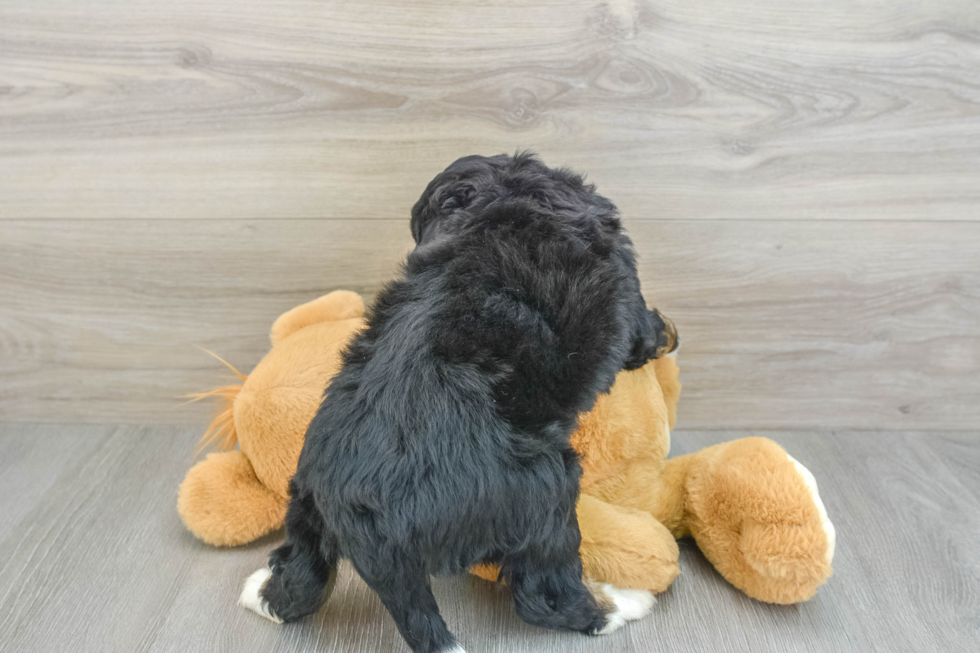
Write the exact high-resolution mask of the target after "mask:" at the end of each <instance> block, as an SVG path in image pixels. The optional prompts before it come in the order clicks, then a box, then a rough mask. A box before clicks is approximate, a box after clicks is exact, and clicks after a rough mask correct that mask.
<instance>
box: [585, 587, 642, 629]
mask: <svg viewBox="0 0 980 653" xmlns="http://www.w3.org/2000/svg"><path fill="white" fill-rule="evenodd" d="M595 588H596V589H595V590H593V593H594V594H595V597H596V601H597V602H598V603H599V605H600V606H601V607H602V608H603V609H604V610H605V611H606V625H605V626H604V627H603V628H602V629H601V630H597V631H595V632H594V633H592V634H593V635H608V634H609V633H611V632H613V631H615V630H619V629H620V628H622V627H623V626H624V625H626V622H628V621H636V620H637V619H642V618H643V617H645V616H647V615H648V614H650V609H651V608H653V604H654V603H656V602H657V599H655V598H654V596H653V593H651V592H648V591H646V590H631V589H620V588H618V587H614V586H612V585H608V584H606V583H601V584H599V583H597V584H596V586H595Z"/></svg>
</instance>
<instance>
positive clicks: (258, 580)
mask: <svg viewBox="0 0 980 653" xmlns="http://www.w3.org/2000/svg"><path fill="white" fill-rule="evenodd" d="M270 578H272V570H271V569H269V568H268V567H262V569H259V570H258V571H256V572H255V573H254V574H252V575H251V576H249V577H248V580H246V581H245V587H243V588H242V595H241V597H239V599H238V604H239V605H241V606H242V607H243V608H247V609H249V610H251V611H252V612H254V613H255V614H257V615H260V616H262V617H265V618H266V619H268V620H269V621H274V622H276V623H277V624H281V623H282V619H280V618H279V617H277V616H276V615H274V614H273V613H272V611H271V610H270V609H269V602H268V601H266V600H265V599H264V598H262V590H263V589H264V588H265V584H266V583H267V582H268V581H269V579H270Z"/></svg>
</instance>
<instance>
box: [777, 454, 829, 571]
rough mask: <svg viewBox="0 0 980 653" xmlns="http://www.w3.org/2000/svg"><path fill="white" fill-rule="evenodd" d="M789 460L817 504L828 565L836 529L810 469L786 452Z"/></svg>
mask: <svg viewBox="0 0 980 653" xmlns="http://www.w3.org/2000/svg"><path fill="white" fill-rule="evenodd" d="M786 457H787V458H789V461H790V462H791V463H793V466H794V467H796V473H797V474H799V475H800V476H801V477H803V482H804V483H806V487H807V489H809V490H810V495H811V496H812V497H813V503H814V504H815V505H816V506H817V512H819V513H820V519H821V521H822V522H823V530H824V533H826V534H827V564H828V565H829V564H830V563H831V561H832V560H833V559H834V549H835V548H836V546H837V530H836V529H835V528H834V525H833V523H831V521H830V518H829V517H828V516H827V509H826V508H825V507H824V505H823V500H821V499H820V493H819V492H817V479H815V478H814V477H813V474H811V473H810V470H809V469H807V468H806V467H804V466H803V465H801V464H800V461H798V460H797V459H796V458H793V456H791V455H789V454H786Z"/></svg>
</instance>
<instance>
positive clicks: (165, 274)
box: [0, 0, 980, 430]
mask: <svg viewBox="0 0 980 653" xmlns="http://www.w3.org/2000/svg"><path fill="white" fill-rule="evenodd" d="M518 148H530V149H534V150H536V151H538V152H540V153H541V154H542V156H543V157H544V158H545V160H546V161H547V162H548V163H550V164H553V165H559V164H561V165H569V166H572V167H574V168H577V169H579V170H582V171H586V172H588V173H589V175H590V177H591V179H592V180H593V181H595V182H596V183H597V184H598V186H599V188H600V190H601V191H602V192H603V193H604V194H606V195H607V196H609V197H610V198H612V199H613V200H614V201H616V202H617V204H618V205H619V206H620V208H621V209H622V211H623V213H624V216H625V218H626V221H627V225H628V227H629V229H630V231H631V233H632V235H633V237H634V240H635V241H636V243H637V247H638V250H639V252H640V254H641V259H642V260H641V275H642V279H643V283H644V289H645V292H646V293H647V296H648V298H649V299H650V300H651V301H652V302H654V303H656V304H657V305H658V306H659V307H661V308H662V309H663V310H664V312H666V313H667V314H668V315H670V316H672V317H673V318H674V319H675V321H676V322H677V324H678V326H679V329H680V331H681V334H682V337H683V339H684V346H683V350H682V359H681V360H682V366H683V367H682V369H683V377H682V379H683V381H684V383H685V393H684V396H683V399H682V402H681V416H680V417H681V425H682V426H684V427H687V428H698V429H735V428H737V429H833V428H853V429H892V430H894V429H932V430H955V429H969V428H977V426H978V425H980V4H978V3H977V2H975V0H930V2H921V1H920V0H888V1H887V2H886V1H877V0H874V1H872V0H869V1H864V2H859V3H855V2H853V1H852V0H820V1H818V0H800V1H799V2H792V3H787V2H785V1H783V0H751V1H746V2H741V3H732V2H729V1H728V0H702V1H701V2H697V3H691V2H686V1H682V0H649V1H646V2H639V1H629V0H626V1H614V2H605V3H600V2H597V1H596V0H560V1H558V0H556V1H546V2H523V1H518V0H484V1H480V2H476V1H474V2H456V3H452V6H451V7H450V6H447V5H446V3H441V2H436V1H434V0H433V1H430V2H411V3H406V2H402V1H401V0H387V1H382V0H370V1H362V2H325V1H324V2H312V1H309V0H282V1H280V2H275V3H270V2H266V1H259V0H234V1H232V0H195V1H194V2H187V1H184V0H178V1H175V2H170V3H160V2H151V1H149V0H132V1H128V2H114V1H112V0H93V2H90V3H85V4H78V3H75V2H72V1H71V0H9V1H8V2H5V3H3V5H2V6H0V420H6V421H38V420H41V421H66V422H67V421H71V422H77V421H86V422H128V423H148V422H153V423H158V422H174V423H197V422H200V421H201V420H203V419H204V417H205V414H206V412H207V409H206V407H203V406H192V407H182V406H181V400H180V399H179V398H178V397H179V396H180V395H183V394H185V393H188V392H191V391H195V390H200V389H204V388H208V387H210V386H212V385H214V384H216V383H218V382H220V381H221V379H220V378H219V377H220V375H221V374H223V372H222V370H221V368H220V366H219V365H217V364H216V363H215V362H214V361H213V360H211V359H209V357H207V356H206V355H205V354H203V353H201V352H200V351H199V350H197V349H195V348H194V345H200V346H203V347H207V348H209V349H213V350H215V351H217V352H219V353H220V354H222V355H223V356H225V357H226V358H228V359H229V360H230V361H231V362H233V363H235V364H236V365H238V366H240V367H241V368H243V369H246V370H247V369H249V368H250V367H251V366H252V365H254V364H255V362H257V361H258V359H259V358H260V357H261V355H262V354H263V352H264V351H265V348H266V347H267V340H266V333H267V331H268V327H269V325H270V324H271V322H272V320H273V319H274V318H275V317H276V316H277V315H278V314H279V313H280V312H282V311H283V310H285V309H287V308H289V307H291V306H293V305H295V304H298V303H301V302H303V301H306V300H308V299H310V298H312V297H315V296H317V295H318V294H320V293H323V292H326V291H329V290H331V289H334V288H350V289H354V290H358V291H360V292H363V293H365V294H368V295H370V294H372V293H373V292H375V291H376V290H377V288H378V287H379V285H380V284H381V283H383V281H384V280H385V279H386V278H387V277H388V276H390V275H391V274H392V271H393V270H394V268H395V266H396V265H397V263H398V261H399V260H400V259H401V258H402V257H403V256H404V254H405V252H406V251H407V250H408V249H409V247H410V246H411V238H410V235H409V233H408V223H407V220H408V210H409V208H410V206H411V204H412V203H413V202H414V200H415V199H416V198H417V196H418V194H419V193H420V192H421V190H422V188H423V187H424V185H425V183H426V182H427V181H428V180H429V179H430V178H431V177H432V176H433V175H434V174H435V173H436V172H438V171H439V170H440V169H441V168H442V167H444V166H445V165H446V164H447V163H449V162H450V161H452V160H453V159H454V158H456V157H457V156H460V155H463V154H469V153H485V154H491V153H498V152H512V151H515V150H516V149H518Z"/></svg>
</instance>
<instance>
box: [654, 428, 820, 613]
mask: <svg viewBox="0 0 980 653" xmlns="http://www.w3.org/2000/svg"><path fill="white" fill-rule="evenodd" d="M670 467H674V468H676V470H681V469H683V471H684V472H685V473H684V474H683V476H684V477H686V481H685V486H686V487H685V489H686V497H685V500H684V510H685V522H686V523H685V524H684V526H685V527H686V530H687V531H689V532H690V534H691V535H693V536H694V539H695V540H696V541H697V543H698V546H699V547H700V548H701V550H702V552H703V553H704V555H705V557H707V558H708V560H710V561H711V562H712V564H714V566H715V567H716V568H717V569H718V571H719V572H720V573H721V575H722V576H724V577H725V578H726V579H727V580H728V581H729V582H730V583H731V584H732V585H734V586H736V587H738V588H739V589H741V590H742V591H744V592H745V593H746V594H748V595H749V596H751V597H753V598H756V599H758V600H760V601H766V602H769V603H784V604H785V603H796V602H799V601H805V600H806V599H808V598H810V597H811V596H813V595H814V594H815V593H816V591H817V588H818V587H819V586H820V585H822V584H823V583H824V581H826V580H827V578H829V577H830V575H831V573H832V569H831V560H832V559H833V556H834V545H835V540H836V535H835V531H834V526H833V524H832V523H831V522H830V520H829V519H828V517H827V512H826V510H825V509H824V505H823V502H822V501H821V500H820V495H819V494H818V493H817V484H816V481H815V480H814V478H813V475H812V474H810V472H809V471H808V470H807V469H806V468H805V467H803V466H802V465H801V464H800V463H798V462H797V461H796V460H794V459H793V458H792V457H791V456H789V455H788V454H787V453H786V452H785V451H784V450H783V449H782V447H780V446H779V445H777V444H776V443H775V442H773V441H771V440H768V439H766V438H744V439H742V440H736V441H734V442H727V443H724V444H719V445H716V446H714V447H708V448H707V449H703V450H702V451H699V452H697V453H694V454H690V455H688V456H680V457H678V458H676V459H672V460H671V461H670V462H669V463H668V468H670ZM684 468H686V469H684ZM676 470H669V472H668V470H665V474H668V473H672V472H674V471H676ZM675 534H677V535H680V534H683V533H675Z"/></svg>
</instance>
